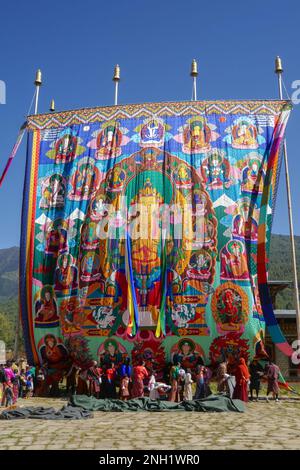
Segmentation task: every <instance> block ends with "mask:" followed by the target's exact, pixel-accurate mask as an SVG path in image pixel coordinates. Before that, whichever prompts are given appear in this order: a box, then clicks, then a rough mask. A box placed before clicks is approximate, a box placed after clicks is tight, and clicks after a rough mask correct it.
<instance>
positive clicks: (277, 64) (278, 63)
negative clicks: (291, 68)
mask: <svg viewBox="0 0 300 470" xmlns="http://www.w3.org/2000/svg"><path fill="white" fill-rule="evenodd" d="M282 72H283V68H282V63H281V58H280V57H279V55H278V56H277V57H276V59H275V73H282Z"/></svg>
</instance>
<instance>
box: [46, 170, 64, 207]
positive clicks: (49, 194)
mask: <svg viewBox="0 0 300 470" xmlns="http://www.w3.org/2000/svg"><path fill="white" fill-rule="evenodd" d="M65 195H66V180H65V178H64V177H63V176H62V175H60V174H57V173H55V174H53V175H51V176H50V178H46V181H45V182H44V185H42V198H41V200H40V208H41V209H49V208H51V207H56V208H62V207H64V205H65Z"/></svg>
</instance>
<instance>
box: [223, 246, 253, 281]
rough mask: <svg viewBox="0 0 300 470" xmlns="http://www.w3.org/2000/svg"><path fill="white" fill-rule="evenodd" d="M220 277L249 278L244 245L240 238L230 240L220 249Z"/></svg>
mask: <svg viewBox="0 0 300 470" xmlns="http://www.w3.org/2000/svg"><path fill="white" fill-rule="evenodd" d="M221 279H235V280H243V279H249V270H248V263H247V257H246V254H245V246H244V244H243V243H242V242H241V241H240V240H231V241H229V242H227V243H226V245H225V247H223V248H222V250H221Z"/></svg>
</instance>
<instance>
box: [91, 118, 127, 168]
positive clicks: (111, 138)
mask: <svg viewBox="0 0 300 470" xmlns="http://www.w3.org/2000/svg"><path fill="white" fill-rule="evenodd" d="M121 143H122V132H121V131H120V129H119V128H118V127H117V126H116V125H114V124H108V125H107V126H106V127H105V128H104V129H102V131H101V132H100V133H99V134H98V137H97V149H98V150H97V154H96V158H97V159H100V160H101V159H106V158H108V157H109V156H112V157H119V156H120V155H121Z"/></svg>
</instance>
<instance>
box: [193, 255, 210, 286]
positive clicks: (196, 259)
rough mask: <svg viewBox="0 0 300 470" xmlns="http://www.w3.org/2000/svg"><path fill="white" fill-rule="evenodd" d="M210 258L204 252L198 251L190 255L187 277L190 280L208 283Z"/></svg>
mask: <svg viewBox="0 0 300 470" xmlns="http://www.w3.org/2000/svg"><path fill="white" fill-rule="evenodd" d="M211 269H212V258H211V256H210V254H209V253H208V252H207V251H205V250H199V251H198V252H196V253H194V254H192V256H191V258H190V261H189V268H188V270H187V277H188V278H190V279H200V280H202V281H209V279H210V278H211V276H212V273H211Z"/></svg>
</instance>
